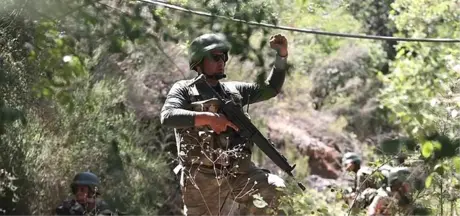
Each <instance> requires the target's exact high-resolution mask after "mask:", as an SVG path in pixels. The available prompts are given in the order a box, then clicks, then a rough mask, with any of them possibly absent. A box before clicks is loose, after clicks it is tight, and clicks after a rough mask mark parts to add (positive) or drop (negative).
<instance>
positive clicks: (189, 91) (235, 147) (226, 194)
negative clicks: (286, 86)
mask: <svg viewBox="0 0 460 216" xmlns="http://www.w3.org/2000/svg"><path fill="white" fill-rule="evenodd" d="M270 47H271V48H272V49H274V50H276V51H277V55H276V57H275V63H274V66H273V68H272V69H271V72H270V74H269V76H268V78H267V80H266V81H265V82H264V83H246V82H221V81H220V80H221V79H222V78H225V77H226V75H225V73H224V71H225V65H226V62H227V60H228V52H229V49H230V44H229V43H228V41H227V39H226V37H225V36H224V35H222V34H213V33H211V34H204V35H201V36H199V37H197V38H195V39H194V40H193V41H192V43H191V45H190V48H189V51H190V52H189V55H190V58H189V60H190V61H189V66H190V69H191V70H193V71H196V72H197V73H198V74H204V75H205V76H206V82H207V84H206V83H204V82H195V83H194V82H193V80H181V81H178V82H176V83H175V84H174V85H173V86H172V88H171V89H170V91H169V93H168V95H167V98H166V101H165V104H164V105H163V108H162V111H161V123H162V125H164V126H167V127H172V128H174V131H175V134H176V142H177V150H178V157H179V166H178V167H177V168H176V169H175V172H176V173H177V171H181V189H182V194H183V201H184V211H185V214H186V215H220V214H223V212H225V211H227V210H225V211H224V208H227V207H228V206H230V207H231V208H235V206H232V205H228V206H227V205H225V203H229V202H226V201H228V200H229V199H230V201H232V200H233V201H235V202H236V203H240V204H242V205H243V206H245V209H248V211H249V212H250V213H252V214H257V215H260V214H265V210H267V209H273V208H276V206H277V204H276V203H277V202H276V201H277V199H278V197H279V196H280V190H277V188H285V184H284V180H283V179H281V178H280V177H278V176H276V175H273V174H270V173H269V172H268V171H266V170H263V169H261V168H258V167H256V166H255V164H254V163H253V162H252V161H251V152H252V146H253V143H249V142H247V141H245V140H243V139H242V138H241V137H240V136H239V135H238V132H237V131H238V130H239V129H238V128H237V127H236V126H235V125H234V124H233V123H232V122H230V121H229V120H228V119H227V118H226V117H225V116H224V115H222V114H221V113H220V110H219V104H218V103H217V102H216V98H214V96H213V92H212V91H210V90H211V89H210V88H209V86H212V88H213V89H214V91H215V92H216V93H217V94H219V95H220V96H222V97H223V98H226V99H230V100H233V101H234V102H235V103H237V104H239V105H241V106H244V105H249V104H252V103H256V102H260V101H265V100H268V99H270V98H273V97H275V96H276V95H277V94H278V93H279V92H280V91H281V87H282V85H283V83H284V80H285V75H286V68H287V67H286V66H287V63H286V58H287V56H288V44H287V40H286V38H285V37H284V36H282V35H280V34H277V35H274V36H272V37H271V38H270ZM208 85H209V86H208ZM243 112H244V111H243ZM245 114H246V115H247V113H245ZM226 206H227V207H226Z"/></svg>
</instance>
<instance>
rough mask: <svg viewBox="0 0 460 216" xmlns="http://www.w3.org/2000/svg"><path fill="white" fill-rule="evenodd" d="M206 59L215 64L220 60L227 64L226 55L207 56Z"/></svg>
mask: <svg viewBox="0 0 460 216" xmlns="http://www.w3.org/2000/svg"><path fill="white" fill-rule="evenodd" d="M208 58H209V59H212V60H213V61H215V62H218V61H219V60H221V59H222V61H224V62H227V60H228V56H227V55H226V54H209V55H208Z"/></svg>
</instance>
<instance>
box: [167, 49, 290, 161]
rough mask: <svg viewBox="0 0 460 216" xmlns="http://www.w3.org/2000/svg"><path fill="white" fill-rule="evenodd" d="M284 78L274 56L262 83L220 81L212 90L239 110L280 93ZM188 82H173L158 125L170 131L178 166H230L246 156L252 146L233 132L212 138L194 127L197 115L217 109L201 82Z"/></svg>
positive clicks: (282, 61)
mask: <svg viewBox="0 0 460 216" xmlns="http://www.w3.org/2000/svg"><path fill="white" fill-rule="evenodd" d="M285 75H286V59H284V58H281V57H279V56H278V55H277V56H276V59H275V64H274V66H273V68H272V70H271V73H270V75H269V76H268V78H267V80H266V81H265V83H259V84H258V83H246V82H220V83H219V84H218V85H217V86H215V87H213V88H214V90H215V91H217V92H218V94H219V95H220V96H222V97H223V98H225V99H231V100H233V101H234V102H235V103H237V104H239V105H241V107H243V106H244V105H248V104H252V103H256V102H260V101H264V100H268V99H270V98H272V97H274V96H276V95H277V94H278V93H279V92H280V90H281V87H282V85H283V83H284V80H285ZM191 81H192V80H181V81H178V82H176V83H175V84H174V85H173V86H172V88H171V89H170V91H169V93H168V95H167V97H166V101H165V103H164V105H163V107H162V109H161V122H162V125H164V126H167V127H172V128H174V132H175V136H176V145H177V152H178V154H179V159H180V162H181V164H183V165H185V166H187V165H191V164H202V165H207V166H212V165H213V164H219V165H223V166H229V165H234V163H233V162H232V161H235V160H232V159H235V158H237V157H240V158H244V157H246V158H248V157H250V154H251V153H250V152H251V149H252V144H251V143H246V142H245V141H243V140H241V138H240V137H239V136H238V135H237V134H236V133H233V132H231V131H230V130H227V131H226V132H224V133H221V134H219V135H216V134H215V133H213V132H212V131H211V130H210V128H208V127H199V128H197V127H195V126H194V125H195V121H194V119H195V115H196V114H197V112H203V111H207V112H217V113H218V112H219V107H218V103H217V102H216V99H215V98H214V96H213V92H212V91H211V90H210V89H209V87H208V86H206V84H205V83H196V84H193V85H190V84H191ZM241 149H244V151H241ZM237 153H238V154H237Z"/></svg>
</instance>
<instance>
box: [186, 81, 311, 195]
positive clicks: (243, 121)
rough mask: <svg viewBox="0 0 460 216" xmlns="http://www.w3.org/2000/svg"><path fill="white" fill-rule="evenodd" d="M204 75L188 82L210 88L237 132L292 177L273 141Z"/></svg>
mask: <svg viewBox="0 0 460 216" xmlns="http://www.w3.org/2000/svg"><path fill="white" fill-rule="evenodd" d="M205 79H206V77H205V76H204V75H203V74H201V75H200V76H198V77H197V78H196V80H195V81H194V82H193V83H192V84H190V85H193V84H195V83H197V82H200V81H202V82H204V83H206V86H207V87H208V88H210V90H212V92H213V94H214V96H215V97H216V98H217V99H218V100H219V101H220V103H221V105H222V106H221V109H222V112H223V114H224V115H225V116H226V117H227V119H228V120H229V121H231V122H232V123H233V124H235V125H236V126H237V127H238V128H239V132H237V133H238V134H239V135H240V136H241V137H243V138H245V139H248V140H250V141H251V142H253V143H255V144H256V145H257V146H258V147H259V148H260V150H262V152H264V153H265V155H266V156H267V157H268V158H270V159H271V160H272V161H273V163H275V164H276V165H277V166H278V167H279V168H281V169H282V170H283V171H284V172H286V173H287V174H288V175H289V176H291V177H292V178H294V175H293V174H292V171H293V170H294V168H295V166H296V165H295V164H294V165H292V166H291V165H290V164H289V162H288V161H287V159H286V158H285V157H284V156H283V155H282V154H281V153H279V152H278V150H276V148H275V147H274V145H273V143H272V142H271V141H270V140H268V139H267V138H265V136H264V135H263V134H262V133H261V132H260V131H259V130H258V129H257V127H256V126H255V125H254V124H253V123H252V122H251V120H249V118H248V117H247V116H246V115H245V114H244V113H243V112H242V109H241V107H240V106H239V105H238V104H236V103H234V102H233V101H232V100H224V99H223V98H222V97H221V96H220V95H219V94H218V93H217V92H216V91H215V90H214V89H213V88H212V87H211V86H210V85H209V84H208V83H207V82H206V80H205ZM297 185H298V186H299V187H300V188H301V189H302V190H305V189H306V188H305V186H304V185H302V183H300V182H297Z"/></svg>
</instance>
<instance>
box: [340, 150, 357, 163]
mask: <svg viewBox="0 0 460 216" xmlns="http://www.w3.org/2000/svg"><path fill="white" fill-rule="evenodd" d="M353 162H354V163H361V157H360V156H359V155H358V154H356V153H355V152H347V153H345V154H344V155H343V157H342V165H346V164H349V163H353Z"/></svg>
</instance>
